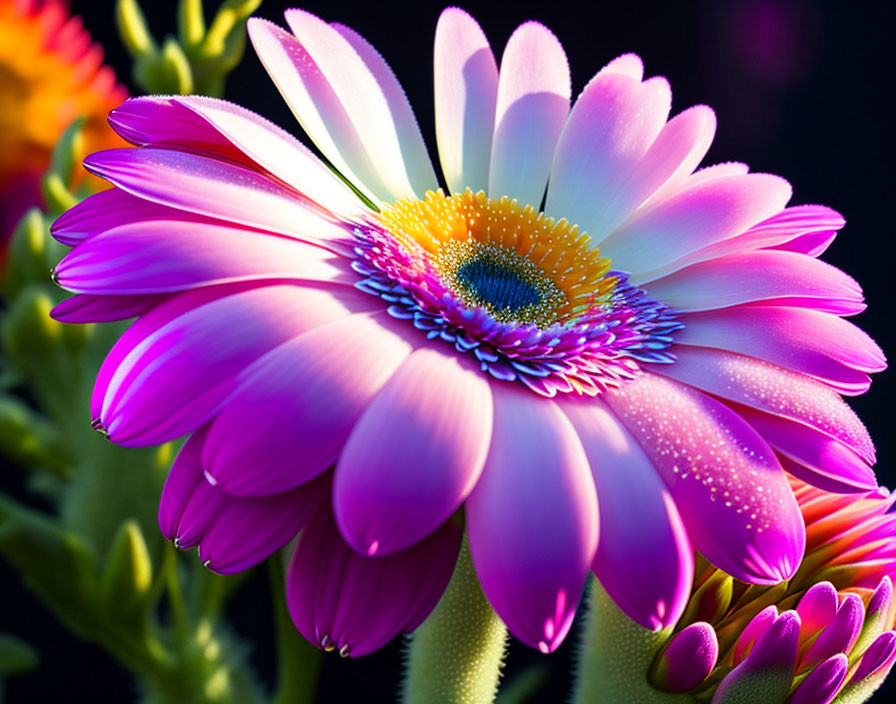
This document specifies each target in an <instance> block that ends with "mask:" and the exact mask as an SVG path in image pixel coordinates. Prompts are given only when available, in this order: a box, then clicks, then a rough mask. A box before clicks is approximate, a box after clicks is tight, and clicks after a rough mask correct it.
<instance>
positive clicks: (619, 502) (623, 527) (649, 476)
mask: <svg viewBox="0 0 896 704" xmlns="http://www.w3.org/2000/svg"><path fill="white" fill-rule="evenodd" d="M558 405H559V406H560V408H561V409H562V410H563V412H564V413H565V414H566V415H567V416H568V417H569V419H570V420H571V421H572V424H573V426H574V427H575V429H576V432H577V433H578V434H579V439H580V440H581V441H582V446H583V447H584V448H585V454H586V455H587V457H588V461H589V463H590V464H591V473H592V476H593V477H594V484H595V486H596V487H597V499H598V505H599V507H600V542H599V543H598V545H597V553H596V555H595V557H594V572H595V574H596V575H597V578H598V579H599V580H600V582H601V584H602V585H603V587H604V589H605V590H606V591H607V593H608V594H609V595H610V597H611V598H612V599H613V601H615V602H616V605H617V606H619V608H620V609H622V610H623V611H624V612H625V613H626V614H627V615H628V616H629V617H630V618H632V619H633V620H635V621H637V622H638V623H639V624H641V625H642V626H644V627H645V628H649V629H651V630H660V629H662V628H665V627H667V626H671V625H674V624H675V623H676V622H677V621H678V619H679V618H680V617H681V614H682V612H683V611H684V608H685V606H686V605H687V601H688V598H689V597H690V592H691V583H692V581H693V579H694V553H693V550H692V548H691V543H690V541H689V540H688V537H687V532H686V531H685V528H684V525H683V524H682V522H681V517H680V516H679V514H678V510H677V509H676V508H675V504H674V502H673V501H672V497H671V496H670V494H669V490H668V489H667V488H666V486H665V484H663V482H662V480H661V479H660V477H659V475H658V474H657V473H656V469H654V467H653V463H652V462H651V461H650V460H649V459H648V457H647V455H645V454H644V451H643V450H642V449H641V448H640V446H639V445H638V444H637V443H636V442H635V440H634V438H632V436H631V435H630V434H629V432H628V431H627V430H626V429H625V427H624V426H622V424H621V423H620V422H619V421H618V420H617V418H616V417H615V416H614V415H613V414H612V412H611V411H610V410H609V409H608V408H607V407H606V405H604V403H603V402H601V401H600V400H599V399H587V400H575V401H566V400H562V401H560V402H558Z"/></svg>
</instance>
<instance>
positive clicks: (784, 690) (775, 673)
mask: <svg viewBox="0 0 896 704" xmlns="http://www.w3.org/2000/svg"><path fill="white" fill-rule="evenodd" d="M799 633H800V618H799V616H797V615H796V612H795V611H785V612H784V613H783V614H781V615H780V616H778V618H776V619H775V621H774V623H772V624H771V625H770V626H769V627H768V630H766V631H765V633H763V634H762V635H761V636H760V637H759V639H758V640H757V641H756V644H755V645H754V646H753V649H752V650H751V651H750V654H749V655H747V657H746V659H745V660H744V661H743V662H742V663H741V664H740V665H738V666H737V667H735V668H734V669H733V670H732V671H731V672H729V673H728V674H727V675H726V676H725V679H723V680H722V681H721V682H720V683H719V686H718V687H716V691H715V694H714V695H713V698H712V704H734V703H735V702H769V704H771V702H783V701H784V700H785V699H786V697H787V695H788V694H789V693H790V686H791V683H792V682H793V675H794V668H795V666H796V649H797V642H798V639H799Z"/></svg>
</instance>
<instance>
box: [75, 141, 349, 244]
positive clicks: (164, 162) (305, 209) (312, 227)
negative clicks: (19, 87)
mask: <svg viewBox="0 0 896 704" xmlns="http://www.w3.org/2000/svg"><path fill="white" fill-rule="evenodd" d="M84 166H85V168H87V169H88V170H89V171H91V172H93V173H95V174H96V175H98V176H100V177H102V178H105V179H107V180H108V181H111V182H112V183H114V184H115V185H116V186H118V187H119V188H122V189H124V190H125V191H128V192H129V193H133V194H134V195H136V196H139V197H140V198H144V199H146V200H150V201H153V202H156V203H160V204H162V205H167V206H170V207H172V208H177V209H179V210H186V211H189V212H191V213H197V214H199V215H206V216H208V217H212V218H219V219H221V220H227V221H229V222H232V223H236V224H240V225H246V226H248V227H254V228H258V229H261V230H270V231H272V232H279V233H281V234H284V235H287V236H289V237H295V238H296V239H300V240H306V241H319V240H327V239H333V238H340V237H344V236H345V230H344V229H343V228H342V227H341V226H340V225H338V224H336V223H335V222H332V221H330V220H327V219H325V218H324V217H322V216H321V214H320V213H319V212H318V211H316V210H315V206H314V205H313V204H312V203H311V201H309V200H308V199H307V198H305V197H304V196H302V195H301V194H300V193H298V192H297V191H293V190H292V189H288V188H286V187H284V186H282V185H280V184H278V183H277V182H276V181H274V180H273V179H272V178H270V177H268V176H265V175H264V174H261V173H259V172H257V171H253V170H251V169H248V168H246V167H245V166H241V165H239V164H235V163H230V162H226V161H221V160H220V159H214V158H211V157H207V156H201V155H198V154H191V153H189V152H179V151H174V150H171V149H161V148H156V147H142V148H140V149H109V150H107V151H104V152H96V153H94V154H91V155H90V156H88V157H87V158H86V159H85V160H84Z"/></svg>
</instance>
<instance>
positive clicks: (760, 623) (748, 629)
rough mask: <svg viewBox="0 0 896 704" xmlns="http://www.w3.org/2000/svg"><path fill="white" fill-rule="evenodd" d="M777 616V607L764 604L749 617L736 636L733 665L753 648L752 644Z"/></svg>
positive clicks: (741, 660) (738, 662)
mask: <svg viewBox="0 0 896 704" xmlns="http://www.w3.org/2000/svg"><path fill="white" fill-rule="evenodd" d="M777 618H778V607H777V606H775V605H774V604H772V605H771V606H766V607H765V608H764V609H762V611H760V612H759V613H758V614H756V615H755V616H754V617H753V618H751V619H750V622H749V623H748V624H747V625H746V626H744V630H743V631H741V634H740V635H739V636H738V637H737V642H736V643H735V644H734V660H733V663H734V664H735V665H738V664H740V663H741V662H743V660H744V658H745V657H747V655H749V653H750V650H752V649H753V646H754V645H756V641H757V640H759V637H760V636H761V635H762V634H763V633H765V632H766V631H767V630H768V629H769V627H770V626H771V625H772V624H773V623H774V622H775V619H777Z"/></svg>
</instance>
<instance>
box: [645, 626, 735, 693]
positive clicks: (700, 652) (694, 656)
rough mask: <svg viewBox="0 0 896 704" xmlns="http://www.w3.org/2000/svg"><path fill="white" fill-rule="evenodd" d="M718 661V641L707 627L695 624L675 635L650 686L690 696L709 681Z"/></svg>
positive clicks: (657, 667)
mask: <svg viewBox="0 0 896 704" xmlns="http://www.w3.org/2000/svg"><path fill="white" fill-rule="evenodd" d="M718 657H719V641H718V638H717V637H716V632H715V630H714V629H713V627H712V626H710V625H709V624H708V623H704V622H698V623H692V624H691V625H690V626H688V627H687V628H685V629H684V630H682V631H680V632H679V633H676V634H675V635H674V636H673V637H672V639H671V640H670V641H669V644H668V645H667V646H666V648H665V650H663V652H662V653H661V654H660V656H659V659H658V660H657V662H656V664H655V665H654V669H653V671H652V672H651V682H652V683H653V684H654V685H655V686H657V687H659V688H660V689H662V690H664V691H666V692H687V691H688V690H691V689H693V688H694V687H696V686H698V685H699V684H700V683H701V682H703V680H705V679H706V678H707V677H709V673H710V672H712V670H713V668H714V667H715V666H716V661H717V660H718Z"/></svg>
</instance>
